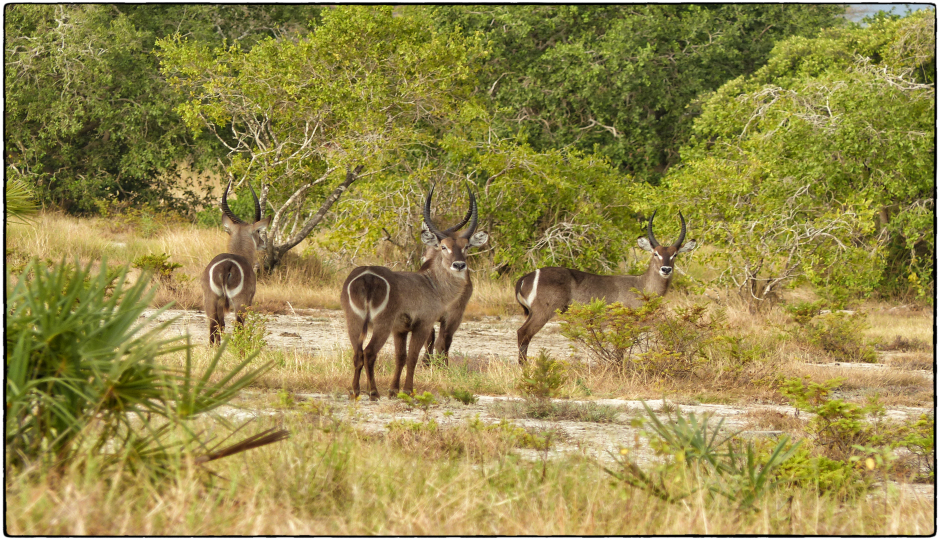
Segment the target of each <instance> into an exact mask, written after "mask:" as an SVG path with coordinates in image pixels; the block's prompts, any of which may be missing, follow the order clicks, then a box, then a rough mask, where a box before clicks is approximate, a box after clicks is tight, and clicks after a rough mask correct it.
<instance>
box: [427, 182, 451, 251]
mask: <svg viewBox="0 0 940 540" xmlns="http://www.w3.org/2000/svg"><path fill="white" fill-rule="evenodd" d="M433 196H434V186H431V191H429V192H428V198H427V199H425V200H424V224H425V225H426V226H427V228H428V230H429V231H430V232H432V233H434V236H436V237H437V238H438V239H439V240H443V239H444V238H447V236H448V235H447V234H445V233H444V232H443V231H441V230H440V229H438V228H437V227H435V226H434V222H432V221H431V197H433Z"/></svg>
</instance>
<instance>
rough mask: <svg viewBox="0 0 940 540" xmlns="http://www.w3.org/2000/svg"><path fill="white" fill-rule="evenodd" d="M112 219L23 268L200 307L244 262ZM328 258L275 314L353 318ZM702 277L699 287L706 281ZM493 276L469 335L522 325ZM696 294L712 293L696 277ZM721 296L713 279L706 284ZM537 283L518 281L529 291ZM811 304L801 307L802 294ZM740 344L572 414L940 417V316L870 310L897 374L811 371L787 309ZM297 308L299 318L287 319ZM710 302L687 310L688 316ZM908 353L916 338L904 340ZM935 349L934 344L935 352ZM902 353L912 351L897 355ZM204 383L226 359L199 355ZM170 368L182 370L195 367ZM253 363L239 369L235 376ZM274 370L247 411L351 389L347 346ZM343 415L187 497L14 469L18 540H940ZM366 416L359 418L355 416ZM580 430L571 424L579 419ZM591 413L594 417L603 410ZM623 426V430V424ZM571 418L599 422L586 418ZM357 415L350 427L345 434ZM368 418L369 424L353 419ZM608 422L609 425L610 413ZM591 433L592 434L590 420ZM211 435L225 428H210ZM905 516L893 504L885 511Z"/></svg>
mask: <svg viewBox="0 0 940 540" xmlns="http://www.w3.org/2000/svg"><path fill="white" fill-rule="evenodd" d="M132 232H133V231H128V230H126V229H123V228H119V227H112V226H109V224H108V223H105V222H103V221H101V220H77V219H74V218H69V217H65V216H61V215H55V214H42V215H40V216H39V217H38V221H37V225H35V226H22V225H11V226H10V227H9V228H8V230H7V242H6V261H7V264H8V266H11V267H16V266H17V265H19V264H22V263H24V262H25V261H26V260H27V259H28V258H29V257H30V256H38V257H41V258H45V259H52V260H58V259H60V258H61V257H63V256H65V257H67V258H69V259H72V258H75V257H77V258H78V259H79V260H80V261H82V262H86V261H89V260H98V259H99V258H100V257H101V256H102V255H106V256H107V257H108V259H109V261H111V262H112V263H118V262H132V261H133V260H134V259H135V258H136V257H139V256H141V255H145V254H148V253H167V254H169V255H170V260H171V261H172V262H178V263H181V264H182V265H183V267H182V268H180V269H179V270H177V277H176V281H175V282H174V283H173V287H166V286H161V289H160V290H159V292H158V297H157V300H156V301H155V303H156V304H157V305H162V304H163V303H165V302H166V301H168V300H174V301H176V302H177V304H178V305H182V306H186V307H195V308H197V309H198V306H199V305H200V304H201V301H202V300H201V297H200V296H201V293H200V292H199V290H200V289H199V284H198V277H199V275H200V273H201V271H202V268H203V266H204V265H205V263H206V262H207V261H208V260H209V259H211V258H212V256H214V255H215V254H216V253H218V252H221V251H223V250H224V249H225V244H226V236H225V234H224V233H223V232H222V231H221V230H204V229H198V228H195V227H191V226H188V225H180V224H171V225H168V226H166V227H164V228H162V229H160V228H158V229H156V230H155V231H154V233H153V234H152V236H150V237H149V238H139V237H136V236H134V235H133V234H132ZM322 260H323V259H321V258H318V257H315V256H307V257H300V256H297V255H293V254H292V255H289V256H288V258H287V259H286V260H285V263H284V265H283V267H282V268H281V269H279V270H278V271H277V272H275V274H273V275H271V276H266V277H264V278H263V279H262V280H261V283H260V285H259V290H258V294H257V296H256V302H255V303H256V305H257V306H258V307H259V308H261V310H262V311H267V312H272V313H291V312H292V310H293V309H301V308H313V307H321V308H322V307H325V308H336V307H338V298H339V287H340V284H341V283H342V280H343V278H344V277H345V275H346V272H347V271H348V269H347V268H336V267H333V266H330V265H329V264H326V263H323V262H322ZM689 271H690V272H693V273H694V272H696V271H697V270H696V269H695V268H694V267H690V270H689ZM482 274H483V273H482V272H481V273H479V274H475V275H474V278H475V294H474V297H473V299H472V301H471V303H470V305H469V306H468V309H467V314H466V316H467V318H468V319H472V318H475V317H480V316H484V315H487V316H494V315H496V316H502V315H505V314H510V313H518V309H519V308H518V307H517V306H516V303H515V300H514V299H513V293H512V286H513V283H514V278H505V279H501V280H489V279H486V277H485V276H483V275H482ZM694 275H697V274H694ZM697 276H698V277H702V276H701V275H697ZM516 277H518V276H516ZM797 293H799V291H797ZM722 298H723V302H724V306H725V308H726V316H727V324H728V327H729V329H730V330H729V331H732V332H734V333H735V335H739V336H746V337H747V339H748V340H749V342H748V343H749V344H751V345H753V346H755V347H757V348H759V349H760V350H761V351H763V352H762V353H761V354H760V356H759V360H758V361H756V362H755V363H754V364H753V365H751V366H749V367H748V368H747V369H746V370H743V371H742V372H740V373H737V374H735V373H732V372H731V371H730V370H728V369H725V367H722V366H718V368H720V369H717V370H716V371H714V372H712V373H717V374H718V375H716V376H708V377H697V376H692V377H685V378H669V377H658V378H657V377H654V378H649V377H643V376H640V375H638V374H631V373H626V374H625V373H623V372H620V371H618V370H614V369H610V368H605V367H602V366H593V365H588V364H575V365H571V366H569V372H568V376H567V377H566V382H565V384H564V385H563V386H562V388H561V395H562V396H563V397H571V398H585V397H588V398H591V397H618V398H627V399H637V398H641V399H647V400H650V399H659V398H662V397H663V396H668V397H670V398H672V397H675V398H676V399H675V400H676V401H677V402H680V403H685V402H708V403H753V402H759V403H782V402H784V400H783V399H782V397H781V396H780V394H779V393H778V391H777V390H776V388H777V386H776V385H777V384H778V383H779V382H780V380H781V378H783V377H800V376H803V375H807V376H809V377H810V378H811V379H812V380H814V381H816V382H824V381H826V380H829V379H832V378H835V377H842V378H843V379H844V382H843V385H842V387H841V388H840V390H839V392H841V393H842V394H841V396H840V397H844V398H845V399H847V400H850V401H856V402H861V401H863V400H864V399H865V397H866V396H868V395H870V394H872V393H879V394H880V395H881V398H882V402H884V403H885V404H887V405H911V406H919V407H923V406H925V405H926V404H930V403H932V402H933V388H934V386H933V384H934V383H933V378H932V377H930V376H925V374H924V373H921V372H913V371H911V370H914V369H925V367H926V369H932V359H931V355H932V351H933V349H932V343H933V340H934V336H933V313H932V311H926V310H923V309H913V310H895V311H894V312H888V311H887V310H888V309H890V308H891V306H889V305H886V304H872V305H866V306H864V308H863V309H864V310H865V312H866V313H868V314H869V322H870V324H871V327H872V328H871V329H870V330H869V331H868V332H867V333H866V337H867V338H868V339H870V340H872V341H873V342H877V343H881V344H885V345H886V346H885V347H883V348H885V349H887V350H892V351H901V349H905V350H903V351H902V352H903V355H897V354H895V355H893V356H890V357H888V358H890V361H889V362H887V363H888V367H887V368H881V369H878V368H871V369H860V368H858V367H857V366H835V365H827V366H820V365H811V364H818V363H820V362H821V361H822V360H824V359H822V358H820V357H819V356H818V354H817V353H816V352H814V351H812V350H810V349H809V348H807V347H804V346H803V344H801V343H800V342H799V340H798V339H796V338H794V337H793V336H792V335H790V334H788V332H787V330H786V328H787V326H788V324H790V319H789V316H788V315H787V314H786V313H785V312H784V311H783V310H782V309H781V308H779V307H771V308H769V309H765V310H764V311H762V312H761V313H759V314H758V315H756V316H755V315H752V314H750V313H748V311H747V308H746V306H744V305H743V303H742V302H740V301H739V300H736V299H735V297H734V296H733V295H732V296H728V297H724V296H723V297H722ZM288 302H289V305H288ZM703 302H704V303H708V302H710V300H708V299H707V298H704V297H699V296H696V295H691V294H687V293H685V292H683V291H676V294H671V295H670V296H669V297H668V298H667V304H668V305H669V306H670V307H671V308H675V307H688V306H691V305H693V304H697V303H703ZM896 336H902V340H900V341H899V340H897V338H896ZM924 344H930V348H929V349H927V350H925V347H924ZM892 347H893V348H892ZM194 354H195V360H196V364H197V366H196V369H197V370H201V369H202V368H204V367H205V366H206V365H207V363H208V361H209V351H208V350H207V349H206V348H204V347H197V348H196V349H195V353H194ZM166 361H168V362H170V363H176V364H178V365H182V362H183V356H182V355H181V354H180V355H177V356H175V357H170V358H168V359H167V360H166ZM236 361H237V360H236V359H235V358H234V356H232V355H226V357H225V359H224V360H223V366H222V367H223V368H224V367H225V366H231V365H234V363H235V362H236ZM265 361H272V362H273V363H274V368H273V369H272V370H271V371H269V372H268V373H267V374H265V375H264V376H263V377H262V378H261V379H260V381H258V383H257V384H256V385H255V386H254V387H253V388H252V389H251V390H250V391H249V392H245V393H244V394H243V396H244V397H243V398H242V402H241V404H242V406H245V407H253V406H254V405H257V406H258V408H260V407H263V408H266V409H269V408H271V406H272V401H274V402H276V401H277V399H279V398H278V397H275V396H277V393H276V392H275V391H282V390H284V391H287V392H290V393H313V392H316V393H325V394H330V395H337V394H339V395H344V394H346V393H347V391H348V388H349V384H350V380H351V374H352V369H351V367H352V366H351V363H352V362H351V358H350V351H349V348H348V344H347V343H345V342H344V343H339V344H329V345H326V348H325V349H323V350H321V351H320V352H319V353H317V354H305V353H301V352H297V351H290V350H277V349H268V350H264V351H263V352H262V353H261V354H260V356H259V358H258V360H257V361H256V362H265ZM393 366H394V361H393V358H392V352H391V347H390V346H387V347H385V349H384V350H383V351H382V353H380V355H379V359H378V362H377V366H376V367H377V373H376V375H377V379H378V385H379V392H380V395H382V396H383V401H382V402H381V403H380V405H381V406H382V407H383V408H382V411H386V412H393V413H394V412H400V411H401V407H402V405H401V402H399V401H391V400H387V399H385V396H386V395H387V392H388V386H389V384H390V382H391V378H392V369H393ZM520 376H521V369H520V368H519V366H518V365H517V364H516V362H515V361H514V359H513V360H510V361H507V360H506V359H500V358H497V357H495V356H488V355H486V356H485V355H479V356H465V355H452V357H451V359H450V364H449V366H447V367H444V366H441V365H438V364H432V365H431V366H423V365H421V366H419V367H418V370H417V374H416V380H415V383H416V388H415V389H416V390H417V391H418V392H419V393H420V392H424V391H430V392H432V393H434V394H436V395H438V396H442V395H445V394H447V393H448V392H449V391H451V390H454V389H460V390H468V391H470V392H472V393H474V394H490V395H519V394H520V392H519V390H518V389H517V384H518V381H519V379H520ZM336 406H337V405H328V404H326V402H320V401H317V400H308V401H306V402H304V403H301V404H299V405H298V406H297V407H295V409H299V410H301V411H303V412H302V413H299V414H298V413H297V412H296V411H291V412H290V413H288V412H286V411H285V412H279V413H276V414H274V415H273V416H265V417H263V418H262V419H260V420H258V421H256V422H257V423H258V424H260V425H258V426H256V427H255V428H254V429H253V431H254V430H255V429H256V430H257V431H260V430H261V429H264V428H266V427H269V426H271V425H275V424H276V425H279V426H283V427H286V428H288V429H290V430H291V432H292V438H291V439H290V440H288V441H284V442H281V443H278V444H275V445H272V446H269V447H265V448H260V449H256V450H252V451H250V452H248V453H245V454H241V455H238V456H233V457H230V458H226V459H225V460H222V461H220V462H217V463H215V464H212V465H211V466H210V467H211V468H212V469H213V470H214V471H216V472H217V473H218V474H219V476H217V477H209V476H207V475H206V474H205V472H204V471H202V470H201V469H198V468H195V467H194V466H192V465H183V466H182V467H181V469H180V470H179V471H178V473H177V476H176V477H175V478H173V479H171V481H169V482H166V483H162V484H154V483H152V482H151V481H149V480H147V479H139V478H126V477H121V476H114V477H108V478H102V477H100V476H98V475H96V474H94V472H93V471H88V472H82V471H67V472H65V473H63V474H61V475H58V476H56V475H49V474H44V473H40V472H37V471H28V472H23V471H15V470H8V471H7V474H6V483H5V488H6V491H5V495H6V514H5V518H6V532H7V533H8V534H11V535H41V536H48V535H132V536H143V535H147V536H152V535H183V536H193V535H195V536H200V535H685V534H706V535H731V534H752V535H771V534H775V535H776V534H792V535H929V534H933V533H934V532H935V520H934V508H935V502H934V499H933V498H926V499H925V498H910V497H906V498H902V495H899V494H898V493H896V492H891V491H890V490H889V492H888V493H887V495H885V494H883V493H879V494H875V495H872V496H871V497H867V498H862V499H859V500H848V501H840V500H834V499H830V498H827V497H825V496H820V495H819V494H818V493H815V492H809V491H800V490H781V491H778V492H775V493H772V494H770V495H769V496H767V497H766V498H765V499H763V500H762V501H761V503H760V504H759V505H758V508H757V510H756V511H755V512H753V513H742V512H739V511H738V510H736V509H735V508H734V507H733V506H732V505H730V504H729V503H727V502H724V501H723V500H722V499H711V498H709V497H708V490H707V489H703V490H700V491H699V492H698V493H697V494H696V495H694V496H692V497H690V498H688V499H687V500H685V501H684V502H682V503H680V504H667V503H665V502H663V501H661V500H659V499H656V498H653V497H651V496H650V495H648V494H647V493H645V492H642V491H639V490H634V489H633V488H628V487H625V486H623V485H618V484H616V483H612V482H611V477H610V476H608V475H607V474H605V473H604V472H603V471H602V470H601V468H600V467H599V466H598V464H597V463H596V462H595V461H593V460H592V459H589V458H587V457H585V456H583V455H580V454H577V453H575V454H570V455H564V456H561V457H558V458H555V459H552V460H549V461H547V462H545V463H543V462H540V461H535V462H531V461H527V460H525V459H523V458H521V457H520V455H519V454H518V453H517V452H514V448H513V443H512V442H511V441H510V440H508V439H506V438H505V437H503V436H501V435H500V434H499V433H498V432H481V431H479V430H474V429H471V428H470V427H469V426H456V427H447V428H441V429H440V431H432V432H427V433H424V432H420V433H418V434H416V433H411V432H408V431H401V432H397V433H394V434H392V435H391V436H383V435H378V434H376V433H375V432H366V431H365V430H362V429H361V426H359V425H358V424H357V423H356V421H355V419H352V420H341V419H338V418H337V417H334V415H333V413H332V412H331V407H336ZM349 406H350V407H355V404H350V405H349ZM569 412H570V411H569ZM588 412H590V411H588ZM608 412H609V411H608ZM571 414H577V415H583V414H584V411H574V412H571ZM337 416H338V415H337ZM350 416H354V415H350ZM607 416H610V415H609V414H608V415H607ZM579 417H581V416H579ZM748 420H749V422H750V423H749V426H748V427H749V429H773V430H782V431H786V432H789V433H794V434H799V433H800V431H801V429H802V421H801V420H798V419H794V418H792V417H790V416H788V415H786V414H780V413H777V412H773V411H756V412H754V413H751V414H750V415H749V418H748ZM200 427H201V428H203V429H205V430H206V435H207V436H210V435H212V433H214V432H215V431H216V430H218V431H219V432H222V431H224V430H222V429H221V428H220V427H219V426H217V425H216V424H215V423H213V422H212V421H210V420H208V419H205V420H203V421H202V423H201V424H200ZM885 497H887V498H885Z"/></svg>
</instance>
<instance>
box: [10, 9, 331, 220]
mask: <svg viewBox="0 0 940 540" xmlns="http://www.w3.org/2000/svg"><path fill="white" fill-rule="evenodd" d="M248 11H249V10H247V9H246V8H245V7H243V6H231V7H230V6H194V5H188V6H171V5H147V6H131V5H127V6H122V5H106V4H101V5H66V4H46V5H27V4H20V5H11V6H9V7H8V8H7V9H6V11H5V17H4V47H5V50H6V51H7V52H6V54H5V55H4V60H5V64H4V74H5V79H6V81H7V84H6V85H5V93H4V96H5V108H6V110H5V124H6V133H5V136H6V143H7V144H6V148H7V156H6V157H7V170H6V174H7V176H8V177H19V178H23V179H25V180H26V181H28V182H29V183H30V184H31V185H32V186H33V187H34V188H35V191H36V194H37V196H38V197H39V200H40V201H41V202H42V203H43V204H44V205H53V206H57V207H59V208H62V209H64V210H66V211H68V212H72V213H94V212H96V211H97V202H98V201H100V200H109V201H110V200H120V201H127V202H129V203H134V204H139V203H142V202H147V203H152V204H155V205H167V204H173V203H178V204H177V205H176V207H177V209H179V210H190V209H191V208H190V207H191V205H192V204H194V203H195V202H198V201H200V200H202V199H201V195H202V193H200V190H198V189H196V188H197V186H192V185H181V183H182V178H181V176H180V174H179V173H180V167H181V166H182V165H184V164H185V163H189V164H190V165H191V166H192V167H193V168H194V169H195V170H197V171H198V170H200V169H203V168H204V167H206V166H207V165H211V164H214V162H215V159H216V156H217V155H220V153H219V150H220V149H219V148H218V147H214V146H211V145H209V144H208V143H209V139H208V138H201V139H200V138H194V137H192V136H191V135H190V134H189V133H188V131H187V130H186V128H185V126H184V125H183V124H182V123H181V122H180V119H179V117H178V116H177V115H176V114H175V113H174V111H173V107H174V106H175V104H176V100H175V98H174V97H173V95H172V93H171V92H170V88H169V86H168V85H167V84H166V82H165V80H164V79H163V78H162V77H161V76H160V73H159V70H158V69H157V68H158V63H157V58H156V57H155V56H154V55H153V54H152V50H153V46H154V41H155V40H156V39H157V38H159V37H162V36H164V35H166V34H168V33H170V32H182V33H185V34H188V35H193V36H198V37H199V38H200V39H203V40H205V41H206V42H208V43H218V42H220V41H221V40H222V39H224V38H227V39H230V40H240V41H241V42H243V43H244V42H248V43H250V42H251V41H252V40H256V39H257V38H258V37H259V36H261V35H265V34H271V33H274V32H278V33H279V32H280V29H281V28H282V26H283V25H284V24H285V23H286V22H287V21H289V20H290V19H297V18H306V17H309V16H312V15H313V14H315V13H317V12H318V11H319V8H300V7H296V8H287V7H276V6H275V7H271V6H257V7H253V8H252V9H251V10H250V12H248ZM307 14H310V15H307ZM180 188H183V189H182V193H181V189H180Z"/></svg>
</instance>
